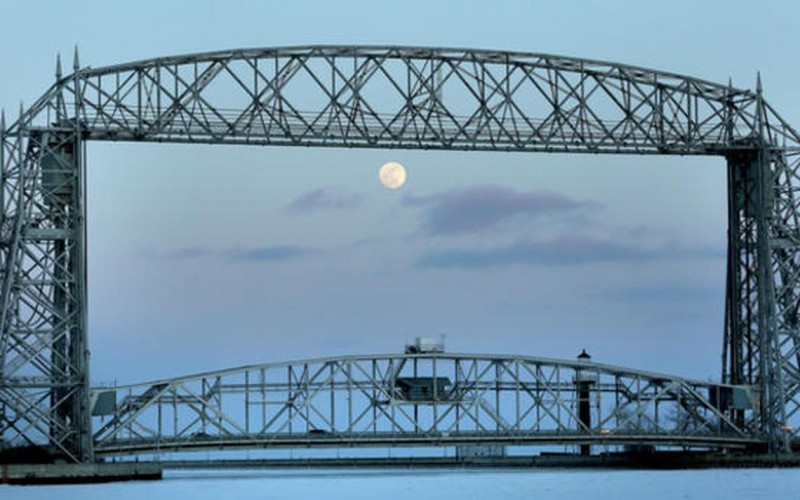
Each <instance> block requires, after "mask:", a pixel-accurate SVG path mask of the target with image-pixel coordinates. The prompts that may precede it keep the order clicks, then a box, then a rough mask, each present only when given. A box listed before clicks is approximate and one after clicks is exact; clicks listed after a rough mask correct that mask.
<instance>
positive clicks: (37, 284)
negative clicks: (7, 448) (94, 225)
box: [0, 52, 93, 462]
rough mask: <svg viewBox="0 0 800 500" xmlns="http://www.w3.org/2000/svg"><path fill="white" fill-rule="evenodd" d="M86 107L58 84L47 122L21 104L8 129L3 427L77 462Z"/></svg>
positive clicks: (84, 451)
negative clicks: (36, 121)
mask: <svg viewBox="0 0 800 500" xmlns="http://www.w3.org/2000/svg"><path fill="white" fill-rule="evenodd" d="M74 68H75V73H74V78H77V75H78V71H77V70H78V68H79V65H78V55H77V52H76V54H75V63H74ZM61 78H62V75H61V62H60V58H59V60H58V62H57V64H56V80H57V81H58V80H61ZM80 106H81V102H80V100H79V99H75V100H74V107H71V109H68V106H67V104H66V101H65V98H64V95H63V92H59V93H58V94H57V95H56V96H54V100H53V111H54V113H53V115H52V119H51V121H50V122H49V124H47V125H45V126H32V124H31V123H30V122H29V121H28V117H29V116H30V111H27V112H26V111H25V110H24V109H20V117H19V121H18V124H19V127H18V128H17V132H16V135H7V134H6V131H5V130H3V131H1V132H0V134H1V135H0V138H1V139H2V148H0V155H2V156H0V158H2V159H1V160H0V164H2V166H3V170H2V174H3V186H2V192H1V193H0V194H2V205H3V213H2V216H0V217H2V218H0V221H2V223H1V224H0V227H1V228H2V229H1V231H2V233H0V247H2V252H1V253H0V258H1V259H2V272H3V281H2V289H1V290H0V293H2V295H1V296H0V297H1V300H2V304H4V307H3V308H2V312H0V314H1V315H2V316H0V324H2V325H3V332H2V336H0V401H2V403H0V412H1V413H0V436H2V437H3V438H4V439H5V440H8V441H10V444H16V445H19V444H20V443H25V444H28V445H32V446H37V445H42V444H43V443H46V444H47V449H46V453H48V454H50V455H51V457H52V458H60V459H66V460H68V461H72V462H88V461H92V459H93V453H92V434H91V419H90V414H89V413H90V411H89V349H88V342H87V332H86V322H87V321H86V319H87V314H86V307H87V297H86V293H87V290H86V213H85V207H86V204H85V163H84V158H85V149H84V141H83V140H82V137H81V136H82V132H81V123H80V120H77V119H75V117H76V116H80V112H79V109H80ZM2 128H3V129H4V128H5V127H2Z"/></svg>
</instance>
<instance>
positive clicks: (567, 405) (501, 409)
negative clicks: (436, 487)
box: [91, 352, 766, 457]
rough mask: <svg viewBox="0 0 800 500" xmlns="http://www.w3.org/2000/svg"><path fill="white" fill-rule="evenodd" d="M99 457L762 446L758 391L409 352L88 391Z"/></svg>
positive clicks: (573, 364)
mask: <svg viewBox="0 0 800 500" xmlns="http://www.w3.org/2000/svg"><path fill="white" fill-rule="evenodd" d="M91 399H92V403H93V415H94V417H93V418H94V419H95V422H94V428H95V429H96V431H95V434H94V446H95V451H96V453H97V454H98V455H99V456H107V457H110V456H125V455H138V454H160V453H165V452H188V451H200V450H235V449H286V448H354V447H422V446H424V447H459V446H472V445H482V446H486V447H495V448H497V447H504V446H552V445H567V446H573V447H575V448H576V449H577V448H578V447H580V449H581V451H583V452H585V453H588V452H589V450H590V448H589V447H590V446H592V445H603V446H609V447H641V446H646V447H682V448H700V449H720V448H747V447H761V446H763V445H765V443H766V440H762V439H761V438H760V437H759V436H758V435H757V434H754V433H753V432H752V430H751V429H747V428H746V427H744V426H743V425H742V424H741V422H738V421H737V419H736V418H735V415H737V414H738V413H741V411H742V410H744V412H751V411H754V410H753V407H754V406H755V405H754V404H753V403H752V402H753V401H755V400H756V399H757V395H756V394H755V392H754V389H753V388H751V387H746V386H731V385H720V384H715V383H711V382H702V381H697V380H689V379H684V378H679V377H675V376H670V375H664V374H657V373H650V372H645V371H637V370H631V369H625V368H621V367H616V366H611V365H605V364H600V363H594V362H591V360H590V359H589V358H588V356H582V357H580V358H579V359H578V360H576V361H572V360H557V359H546V358H534V357H522V356H500V355H470V354H450V353H439V352H437V353H407V354H397V355H378V356H345V357H338V358H321V359H310V360H300V361H291V362H281V363H269V364H263V365H253V366H245V367H240V368H234V369H229V370H222V371H217V372H208V373H203V374H198V375H193V376H188V377H181V378H176V379H169V380H161V381H154V382H150V383H145V384H138V385H127V386H117V387H109V388H95V389H93V390H92V398H91Z"/></svg>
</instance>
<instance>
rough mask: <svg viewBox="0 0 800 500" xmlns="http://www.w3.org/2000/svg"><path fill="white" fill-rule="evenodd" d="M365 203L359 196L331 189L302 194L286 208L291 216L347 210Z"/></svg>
mask: <svg viewBox="0 0 800 500" xmlns="http://www.w3.org/2000/svg"><path fill="white" fill-rule="evenodd" d="M363 202H364V197H363V196H361V195H358V194H348V193H342V192H338V191H334V190H331V189H324V188H319V189H314V190H311V191H308V192H306V193H303V194H301V195H300V196H298V197H297V198H295V199H294V200H293V201H292V202H291V203H289V205H288V206H287V207H286V211H287V212H288V213H290V214H303V213H308V212H314V211H317V210H347V209H351V208H356V207H358V206H359V205H361V204H362V203H363Z"/></svg>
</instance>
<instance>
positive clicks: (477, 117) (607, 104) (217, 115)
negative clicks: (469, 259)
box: [9, 46, 800, 154]
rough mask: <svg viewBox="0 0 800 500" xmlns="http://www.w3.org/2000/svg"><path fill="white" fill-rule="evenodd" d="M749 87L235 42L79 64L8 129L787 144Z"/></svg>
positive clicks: (628, 149)
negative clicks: (233, 46)
mask: <svg viewBox="0 0 800 500" xmlns="http://www.w3.org/2000/svg"><path fill="white" fill-rule="evenodd" d="M758 96H759V91H758V90H757V91H756V92H753V91H750V90H742V89H737V88H733V87H732V86H730V85H728V86H726V85H720V84H715V83H711V82H708V81H705V80H700V79H696V78H691V77H687V76H681V75H677V74H673V73H667V72H660V71H655V70H651V69H645V68H640V67H635V66H627V65H622V64H615V63H607V62H600V61H592V60H585V59H575V58H567V57H559V56H552V55H544V54H530V53H515V52H500V51H487V50H472V49H440V48H423V47H358V46H343V47H342V46H309V47H285V48H264V49H241V50H229V51H220V52H211V53H205V54H194V55H186V56H178V57H164V58H158V59H150V60H145V61H140V62H134V63H128V64H122V65H116V66H109V67H105V68H97V69H93V68H76V71H75V73H73V74H71V75H69V76H66V77H61V76H60V75H58V79H57V82H56V84H55V85H54V86H53V87H51V89H50V90H49V91H48V92H47V93H46V94H45V95H44V96H43V98H42V99H40V100H39V101H38V102H37V103H36V104H35V105H34V106H32V107H31V108H30V109H29V110H27V111H26V112H25V113H24V115H23V116H22V117H21V119H20V120H19V121H17V122H16V123H15V124H13V125H12V126H11V127H10V130H9V133H11V134H13V133H14V131H15V129H16V127H19V126H26V127H31V126H34V125H36V124H38V125H40V126H48V125H52V124H54V123H62V124H63V123H65V122H66V121H67V120H70V119H73V118H74V117H75V116H79V117H80V126H81V127H82V129H83V133H84V134H85V136H86V137H87V138H89V139H94V140H131V141H167V142H210V143H234V144H274V145H307V146H339V147H342V146H343V147H375V148H379V147H389V148H415V149H419V148H422V149H462V150H488V151H497V150H504V151H569V152H595V153H598V152H618V153H655V154H670V153H672V154H674V153H679V154H723V153H724V152H725V151H728V150H731V149H737V148H743V147H749V148H752V146H753V144H754V143H756V142H758V141H760V140H762V139H764V140H766V141H767V142H768V143H771V144H783V145H786V144H787V143H791V145H792V146H796V145H797V143H798V137H800V136H798V134H797V133H796V132H795V131H794V130H793V129H792V128H791V127H790V126H789V125H788V124H787V123H786V122H785V121H783V120H782V119H781V118H780V116H778V115H777V113H775V112H774V110H772V108H771V107H769V105H767V104H766V103H764V102H763V101H759V99H758ZM759 102H761V104H763V106H762V105H760V104H758V103H759ZM75 103H79V105H78V106H77V108H76V109H77V111H75V112H73V108H74V106H75ZM762 122H763V124H766V127H762ZM764 130H766V131H767V132H768V133H767V137H765V138H764V137H762V135H763V134H762V132H763V131H764Z"/></svg>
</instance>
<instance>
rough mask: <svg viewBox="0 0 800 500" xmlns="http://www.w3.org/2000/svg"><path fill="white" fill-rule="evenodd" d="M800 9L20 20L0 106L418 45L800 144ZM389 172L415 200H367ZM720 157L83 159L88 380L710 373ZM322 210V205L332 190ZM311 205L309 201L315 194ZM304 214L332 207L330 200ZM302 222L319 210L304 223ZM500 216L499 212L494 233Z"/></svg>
mask: <svg viewBox="0 0 800 500" xmlns="http://www.w3.org/2000/svg"><path fill="white" fill-rule="evenodd" d="M798 14H800V6H798V5H797V4H796V3H795V2H789V1H786V2H779V1H774V2H764V3H763V4H761V5H759V6H758V7H757V8H756V7H755V6H754V4H752V3H751V2H738V1H718V2H698V1H694V2H687V1H673V2H669V3H664V2H660V3H655V2H644V1H641V2H634V1H614V2H577V1H576V2H555V1H554V2H534V1H518V2H517V1H506V2H449V1H442V2H430V1H424V2H416V1H405V2H375V1H373V2H348V1H340V2H302V1H296V2H200V1H191V2H190V1H181V2H178V1H161V2H147V1H141V2H80V1H78V2H69V3H63V2H36V1H32V2H25V3H24V4H23V3H22V2H4V3H2V4H0V25H2V33H3V40H4V43H3V46H4V48H5V50H4V51H3V52H2V53H0V67H2V68H3V77H2V78H0V106H2V107H4V108H5V109H6V112H7V113H8V114H9V117H11V116H14V115H16V110H17V108H18V106H19V101H20V100H24V102H26V103H30V102H32V101H33V100H34V99H36V98H37V97H38V96H39V95H40V94H41V93H42V91H43V90H44V89H45V88H46V87H47V86H48V85H50V83H51V82H52V78H53V69H54V66H55V63H54V61H55V54H56V53H57V52H61V53H62V54H64V55H65V61H64V62H65V66H66V67H71V53H72V48H73V45H75V44H78V45H79V46H80V52H81V63H82V64H83V65H90V66H93V67H98V66H103V65H108V64H115V63H121V62H126V61H131V60H137V59H146V58H150V57H155V56H162V55H171V54H181V53H190V52H198V51H207V50H215V49H224V48H234V47H256V46H279V45H305V44H318V43H324V44H337V43H342V44H345V43H347V44H351V43H352V44H398V45H399V44H407V45H432V46H462V47H476V48H496V49H509V50H522V51H530V52H545V53H554V54H563V55H570V56H577V57H587V58H595V59H604V60H611V61H619V62H625V63H631V64H637V65H641V66H646V67H652V68H656V69H661V70H668V71H674V72H678V73H685V74H690V75H693V76H697V77H700V78H704V79H708V80H712V81H718V82H726V81H727V80H728V77H732V78H733V81H734V84H735V85H737V86H741V87H751V86H753V84H754V82H755V75H756V73H757V72H758V71H761V73H762V77H763V80H764V86H765V93H766V96H767V98H768V100H770V102H771V103H772V104H773V105H774V106H775V107H776V108H777V110H778V111H779V112H780V113H781V114H782V115H783V116H784V117H785V118H787V119H788V120H789V121H790V122H791V123H794V124H798V125H800V106H798V103H800V99H799V98H798V97H796V96H795V94H794V92H795V88H796V82H797V81H798V77H800V65H798V64H797V63H798V55H797V54H796V51H795V50H794V46H795V43H794V37H795V35H794V32H795V30H796V24H797V23H798V19H799V18H800V17H798ZM389 160H397V161H400V162H402V163H404V164H405V165H406V166H407V168H408V170H409V181H408V183H407V185H406V186H405V187H404V188H403V189H401V190H399V191H396V192H394V191H388V190H385V189H383V188H381V187H380V186H379V184H378V182H377V169H378V167H379V166H380V165H381V164H382V163H383V162H385V161H389ZM724 177H725V176H724V164H723V161H722V160H720V159H715V158H680V157H651V158H642V157H633V156H603V157H600V156H580V155H530V154H529V155H521V154H485V153H478V154H467V153H445V152H411V151H385V150H383V151H374V150H333V149H326V150H320V149H291V148H283V149H281V148H241V147H210V146H195V147H190V146H182V145H131V144H121V143H120V144H115V143H107V144H106V143H104V144H92V145H91V146H90V150H89V187H90V192H89V210H90V213H89V216H90V222H89V224H90V225H89V230H90V282H91V288H90V296H91V299H90V300H91V308H90V342H91V346H92V352H93V360H92V369H93V373H92V378H93V379H94V380H96V381H107V380H111V379H114V378H118V379H121V380H126V381H135V380H141V379H149V378H155V377H163V376H171V375H180V374H185V373H188V372H193V371H199V370H208V369H214V368H224V367H228V366H232V365H238V364H244V363H255V362H264V361H271V360H280V359H291V358H300V357H309V356H326V355H336V354H349V353H370V352H396V351H400V350H401V349H402V347H403V343H404V342H405V341H406V340H407V339H412V338H413V337H414V336H415V335H439V334H446V335H447V343H448V348H449V349H450V350H454V351H460V352H500V353H509V352H513V353H522V354H529V355H541V356H548V357H573V356H574V355H576V354H577V353H578V352H580V349H581V348H584V347H585V348H586V349H587V350H589V351H590V352H591V353H592V354H593V355H594V356H595V359H597V360H601V361H604V362H608V363H616V364H623V365H629V366H633V367H640V368H647V369H652V370H661V371H669V372H675V373H678V374H685V375H690V376H694V377H701V378H706V377H714V378H716V377H718V374H719V360H720V345H721V337H722V331H721V329H722V308H723V286H724V258H723V254H724V249H725V246H724V242H725V231H726V227H725V188H724ZM320 190H321V191H320ZM315 193H316V194H315ZM309 199H314V200H317V203H316V204H313V203H309V202H308V200H309ZM303 200H306V202H305V203H306V205H305V206H306V210H300V211H298V210H292V209H291V207H292V206H295V207H296V206H297V205H298V204H302V203H303ZM492 214H493V215H492Z"/></svg>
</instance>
